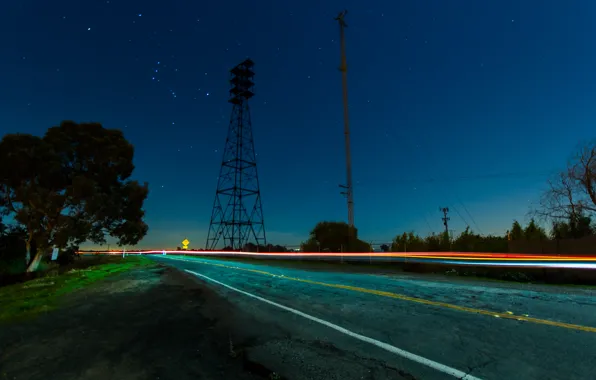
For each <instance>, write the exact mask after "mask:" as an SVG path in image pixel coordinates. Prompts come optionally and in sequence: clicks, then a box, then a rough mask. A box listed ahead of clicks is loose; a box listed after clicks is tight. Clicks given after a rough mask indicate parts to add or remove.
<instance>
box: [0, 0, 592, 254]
mask: <svg viewBox="0 0 596 380" xmlns="http://www.w3.org/2000/svg"><path fill="white" fill-rule="evenodd" d="M343 8H347V9H348V10H349V13H348V15H347V17H346V21H347V22H348V25H349V28H348V29H347V31H346V32H347V34H346V37H347V55H348V65H349V71H348V82H349V97H350V123H351V128H352V151H353V165H354V168H353V176H354V181H355V187H354V194H355V220H356V225H357V227H358V228H359V231H360V233H359V235H360V237H361V238H363V239H365V240H374V241H377V242H379V241H389V240H390V239H391V238H392V237H393V236H395V235H396V234H397V233H400V232H402V231H404V230H415V231H417V232H419V233H421V234H427V233H429V232H430V231H440V230H441V228H442V224H441V220H440V218H441V214H440V213H439V207H440V206H449V207H450V208H451V209H452V212H451V222H452V227H451V228H453V229H454V230H455V232H459V231H461V230H462V229H463V228H464V227H465V225H466V222H467V223H469V224H471V225H472V227H473V228H474V229H475V230H477V231H478V230H480V232H483V233H503V232H504V231H505V230H506V229H507V228H508V227H509V226H510V224H511V222H512V220H513V219H514V218H517V219H519V220H526V213H527V211H528V207H529V206H530V204H532V203H533V202H535V201H536V200H537V199H538V197H539V194H540V190H541V189H542V188H543V187H544V183H545V181H546V179H547V178H548V177H549V175H550V174H551V173H553V172H555V171H557V170H559V169H561V168H563V167H564V165H565V163H566V161H567V159H568V158H569V157H570V155H571V154H572V153H573V151H574V149H575V148H576V146H577V144H578V143H579V142H581V141H583V140H586V139H589V138H592V137H594V131H595V130H596V128H594V125H593V124H594V122H595V121H596V107H594V105H595V104H596V93H595V91H594V86H595V84H596V70H595V69H594V68H595V67H596V54H595V49H596V48H595V47H594V36H595V35H596V23H594V17H593V15H594V14H596V13H595V12H596V3H594V2H592V1H588V0H585V1H583V0H578V1H573V2H568V3H564V2H561V1H538V0H531V1H518V0H516V1H509V0H507V1H503V0H501V1H473V0H468V1H443V0H435V1H422V0H419V1H418V0H417V1H413V0H412V1H356V0H352V1H341V2H340V1H335V0H326V1H307V0H305V1H291V2H290V1H237V0H230V1H226V2H225V5H224V3H221V2H215V1H213V2H208V1H190V0H186V1H182V0H172V1H169V2H165V1H150V0H144V1H124V0H109V1H106V0H101V1H99V0H97V1H96V0H85V1H80V0H76V1H75V0H68V1H60V0H57V1H45V0H36V1H33V0H19V1H10V2H8V1H5V2H2V5H0V35H2V36H3V39H2V43H1V44H0V132H2V133H3V134H4V133H11V132H27V133H34V134H42V133H43V132H44V131H45V129H46V128H48V127H50V126H52V125H56V124H58V123H59V122H60V121H61V120H64V119H71V120H75V121H79V122H81V121H97V122H101V123H102V124H103V125H104V126H105V127H107V128H121V129H122V130H123V131H124V132H125V134H126V137H127V138H128V139H129V140H130V141H131V142H132V143H133V144H134V145H135V147H136V154H135V161H136V165H137V169H136V171H135V174H134V176H135V178H137V179H139V180H141V181H148V182H149V183H150V190H151V193H150V196H149V199H148V200H147V202H146V210H147V222H148V224H149V226H150V232H149V234H148V235H147V237H146V238H145V240H144V241H143V242H142V243H141V246H143V247H175V246H177V245H180V244H179V241H181V240H182V239H183V238H185V237H186V238H188V239H189V240H190V241H191V248H192V247H200V246H203V245H204V241H205V237H206V231H207V228H208V225H209V218H210V214H211V207H212V204H213V197H214V193H215V188H216V178H217V175H218V172H219V168H220V163H221V157H222V152H221V150H222V148H223V146H224V141H225V136H226V132H227V125H228V121H229V115H230V110H231V107H230V105H229V104H228V103H227V95H228V83H227V80H228V79H229V77H228V70H229V69H230V68H231V67H233V66H234V65H235V64H237V63H239V62H240V61H242V60H243V59H244V58H246V57H247V56H250V57H251V58H252V59H253V60H254V61H255V64H256V65H255V71H256V74H257V76H256V77H255V82H256V94H257V95H256V96H255V97H254V98H253V99H252V103H251V107H252V117H253V126H254V135H255V145H256V150H257V154H258V165H259V176H260V182H261V192H262V197H263V210H264V213H265V223H266V229H267V234H268V240H270V241H271V242H272V243H276V244H288V245H291V244H298V243H299V242H300V241H301V240H302V239H304V238H305V237H306V236H307V234H308V232H309V230H310V229H311V228H312V227H313V226H314V224H315V223H316V222H318V221H320V220H323V219H326V220H346V218H347V212H346V205H345V199H344V198H342V197H341V195H340V194H339V188H338V184H339V183H344V182H345V153H344V145H343V144H344V140H343V121H342V103H341V75H340V72H339V71H338V70H337V67H338V64H339V45H338V38H339V33H338V26H337V23H336V22H335V21H334V20H333V18H334V17H335V16H336V15H337V13H338V12H339V11H340V10H342V9H343ZM155 70H158V72H155ZM153 78H155V79H153ZM431 179H434V180H435V181H430V180H431ZM466 210H467V212H466ZM458 212H459V214H461V217H460V216H459V215H458ZM470 215H471V216H470ZM462 217H463V218H462ZM472 219H473V220H474V221H472ZM464 220H465V221H464Z"/></svg>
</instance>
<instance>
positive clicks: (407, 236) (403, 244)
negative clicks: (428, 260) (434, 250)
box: [391, 231, 426, 252]
mask: <svg viewBox="0 0 596 380" xmlns="http://www.w3.org/2000/svg"><path fill="white" fill-rule="evenodd" d="M391 250H392V251H393V252H424V251H426V244H425V242H424V240H423V239H422V238H421V237H420V236H418V235H416V234H415V233H414V232H413V231H410V232H404V233H403V234H401V235H397V236H396V237H395V238H393V242H392V243H391Z"/></svg>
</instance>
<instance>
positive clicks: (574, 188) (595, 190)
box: [531, 140, 596, 221]
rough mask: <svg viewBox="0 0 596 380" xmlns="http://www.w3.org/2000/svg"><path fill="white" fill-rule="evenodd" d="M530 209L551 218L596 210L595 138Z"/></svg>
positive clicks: (581, 150) (584, 213) (585, 213)
mask: <svg viewBox="0 0 596 380" xmlns="http://www.w3.org/2000/svg"><path fill="white" fill-rule="evenodd" d="M531 213H532V215H533V216H536V217H538V218H541V219H548V220H551V221H569V220H572V219H573V220H577V219H578V218H580V217H581V216H591V215H594V214H595V213H596V140H594V141H592V142H591V143H589V144H586V145H584V146H583V147H581V148H580V149H578V152H577V153H576V155H575V156H574V157H573V159H572V160H571V161H570V162H569V163H568V165H567V168H566V169H565V170H564V171H562V172H561V173H558V174H557V175H556V176H555V177H554V178H553V179H551V180H549V181H548V188H547V190H546V191H545V192H544V193H543V194H542V197H541V199H540V203H539V206H538V207H537V208H535V209H534V210H532V211H531Z"/></svg>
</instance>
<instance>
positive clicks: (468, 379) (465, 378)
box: [185, 269, 480, 380]
mask: <svg viewBox="0 0 596 380" xmlns="http://www.w3.org/2000/svg"><path fill="white" fill-rule="evenodd" d="M185 271H186V272H188V273H192V274H194V275H195V276H197V277H200V278H204V279H206V280H208V281H211V282H214V283H216V284H219V285H221V286H223V287H226V288H228V289H230V290H233V291H235V292H238V293H242V294H244V295H246V296H249V297H252V298H254V299H257V300H259V301H262V302H265V303H268V304H269V305H273V306H276V307H278V308H280V309H283V310H286V311H289V312H290V313H294V314H296V315H299V316H301V317H304V318H306V319H310V320H311V321H314V322H317V323H320V324H322V325H324V326H327V327H329V328H332V329H333V330H336V331H339V332H341V333H343V334H346V335H348V336H351V337H352V338H356V339H358V340H361V341H363V342H366V343H370V344H372V345H374V346H377V347H379V348H382V349H384V350H386V351H389V352H391V353H393V354H396V355H399V356H401V357H404V358H406V359H409V360H412V361H415V362H416V363H420V364H422V365H425V366H427V367H430V368H433V369H436V370H437V371H440V372H443V373H446V374H448V375H451V376H454V377H457V378H458V379H461V380H480V378H478V377H475V376H472V375H468V374H466V373H465V372H462V371H460V370H458V369H455V368H451V367H449V366H446V365H443V364H441V363H437V362H435V361H433V360H430V359H427V358H425V357H422V356H419V355H416V354H413V353H411V352H408V351H405V350H402V349H401V348H397V347H395V346H392V345H390V344H387V343H384V342H381V341H378V340H376V339H373V338H369V337H367V336H364V335H360V334H357V333H355V332H353V331H350V330H348V329H346V328H343V327H341V326H338V325H335V324H333V323H331V322H327V321H325V320H323V319H320V318H317V317H313V316H312V315H309V314H306V313H303V312H301V311H299V310H296V309H292V308H291V307H288V306H284V305H281V304H279V303H277V302H273V301H269V300H268V299H266V298H263V297H259V296H256V295H254V294H252V293H248V292H245V291H244V290H240V289H237V288H234V287H233V286H230V285H228V284H224V283H223V282H219V281H217V280H215V279H213V278H211V277H207V276H205V275H203V274H200V273H197V272H193V271H191V270H188V269H185Z"/></svg>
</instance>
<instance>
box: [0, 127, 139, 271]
mask: <svg viewBox="0 0 596 380" xmlns="http://www.w3.org/2000/svg"><path fill="white" fill-rule="evenodd" d="M133 154H134V148H133V146H132V145H131V144H130V143H129V142H128V141H126V139H125V138H124V136H123V134H122V132H121V131H119V130H110V129H105V128H103V127H102V126H101V124H98V123H82V124H77V123H74V122H72V121H64V122H62V123H61V124H60V126H57V127H52V128H49V129H48V131H47V132H46V134H45V135H44V136H43V137H41V138H40V137H37V136H33V135H27V134H12V135H6V136H4V137H3V138H2V141H0V174H1V176H0V210H1V212H2V214H3V215H10V216H11V217H12V218H13V220H14V221H15V222H16V223H17V224H19V225H21V226H23V228H24V229H25V231H26V234H27V235H26V238H25V244H26V248H27V252H30V251H31V245H32V243H33V242H34V241H35V242H36V243H37V246H38V249H37V253H36V255H35V257H34V258H33V260H31V261H30V262H29V263H28V264H29V266H28V268H27V270H28V271H33V270H35V269H36V268H37V265H38V264H39V261H40V260H41V257H42V256H43V254H44V252H46V251H47V249H49V248H50V247H53V246H55V247H58V248H66V247H73V246H78V245H79V244H81V243H83V242H85V241H91V242H94V243H98V244H103V243H105V242H106V235H109V236H112V237H114V238H116V239H117V242H118V245H120V246H122V245H134V244H136V243H137V242H139V241H140V240H141V239H142V238H143V237H144V236H145V234H146V233H147V230H148V227H147V224H145V222H144V221H143V218H144V215H145V212H144V210H143V203H144V201H145V199H146V198H147V195H148V185H147V184H146V183H145V184H143V185H141V184H139V183H138V182H137V181H134V180H131V179H130V176H131V175H132V172H133V170H134V165H133V162H132V160H133Z"/></svg>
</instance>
